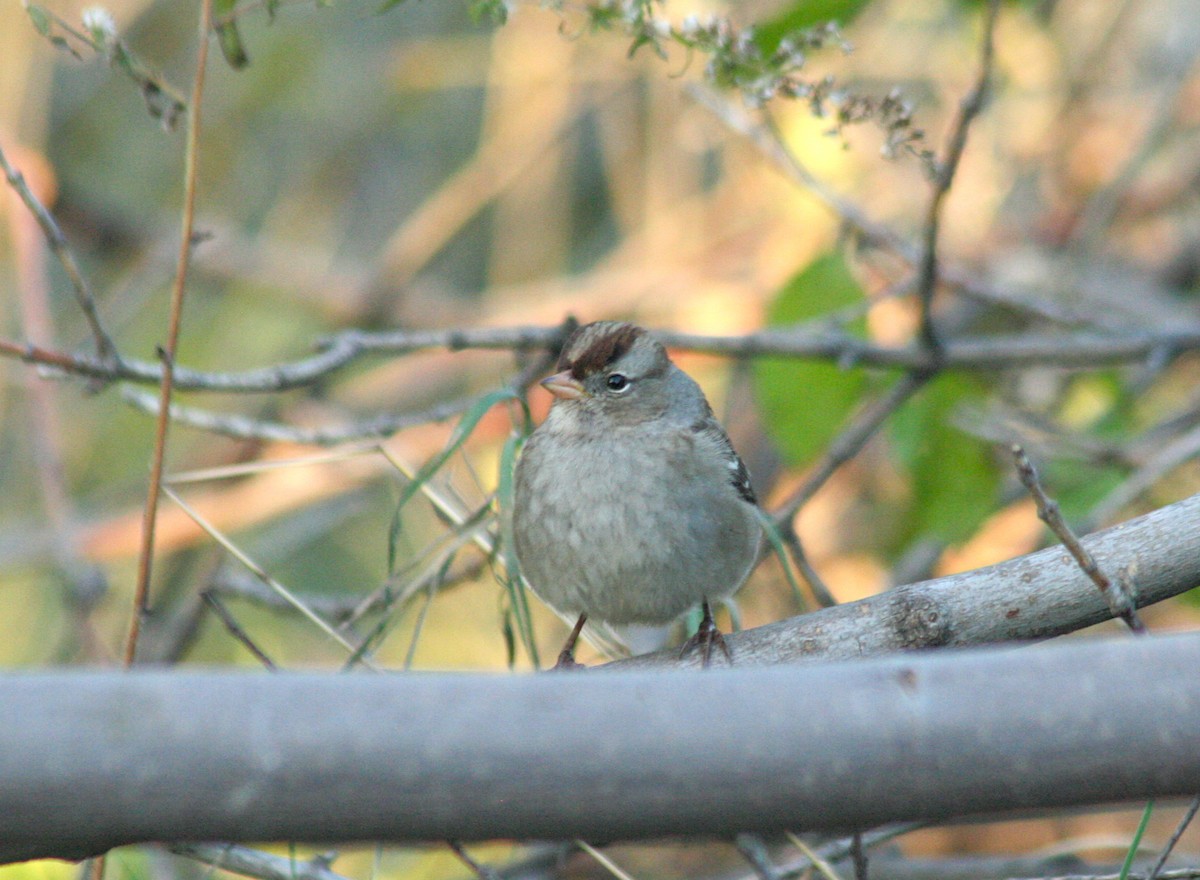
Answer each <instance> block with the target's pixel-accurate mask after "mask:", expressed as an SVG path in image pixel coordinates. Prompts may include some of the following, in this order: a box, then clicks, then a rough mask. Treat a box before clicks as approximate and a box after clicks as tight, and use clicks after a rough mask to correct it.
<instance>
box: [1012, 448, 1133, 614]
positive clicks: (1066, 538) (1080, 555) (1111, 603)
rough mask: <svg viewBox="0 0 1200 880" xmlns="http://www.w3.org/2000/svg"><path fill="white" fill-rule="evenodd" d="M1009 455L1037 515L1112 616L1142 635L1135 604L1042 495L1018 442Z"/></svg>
mask: <svg viewBox="0 0 1200 880" xmlns="http://www.w3.org/2000/svg"><path fill="white" fill-rule="evenodd" d="M1012 454H1013V460H1014V461H1015V462H1016V465H1017V476H1019V477H1020V478H1021V483H1022V484H1023V485H1024V486H1025V488H1026V489H1028V490H1029V494H1030V495H1032V496H1033V500H1034V502H1035V503H1036V504H1037V512H1038V518H1039V519H1040V520H1041V521H1042V522H1044V523H1045V524H1046V525H1047V526H1049V527H1050V530H1051V531H1052V532H1054V534H1055V535H1056V536H1057V537H1058V539H1059V540H1060V541H1061V542H1062V544H1063V546H1064V547H1066V548H1067V551H1068V552H1069V553H1070V554H1071V556H1072V558H1074V560H1075V561H1076V562H1077V563H1078V564H1079V568H1080V569H1081V570H1082V571H1083V573H1084V574H1086V575H1087V576H1088V577H1089V578H1090V579H1091V581H1092V583H1094V584H1095V585H1096V587H1097V588H1098V589H1099V590H1100V593H1101V595H1103V596H1104V600H1105V602H1107V603H1108V607H1109V609H1110V610H1111V611H1112V613H1113V616H1114V617H1119V618H1121V620H1123V621H1125V625H1126V626H1128V627H1129V628H1130V629H1131V630H1132V631H1133V632H1135V633H1137V634H1139V635H1144V634H1145V633H1146V625H1145V624H1144V623H1142V619H1141V617H1140V616H1139V615H1138V612H1137V605H1136V604H1135V603H1134V601H1133V599H1132V598H1131V597H1130V596H1129V594H1128V591H1127V590H1126V588H1125V585H1124V584H1119V583H1114V582H1113V581H1111V580H1110V579H1109V577H1108V575H1106V574H1105V573H1104V572H1103V571H1102V570H1101V569H1100V566H1099V565H1097V564H1096V559H1095V557H1094V556H1092V554H1091V553H1089V552H1088V550H1087V548H1085V547H1084V546H1083V544H1081V543H1080V541H1079V538H1078V537H1076V535H1075V533H1074V532H1073V531H1072V530H1071V527H1070V526H1069V525H1067V523H1066V520H1064V519H1063V516H1062V512H1061V511H1060V510H1059V507H1058V502H1056V501H1055V500H1054V499H1053V498H1051V497H1050V496H1049V495H1047V494H1046V490H1045V489H1044V488H1043V487H1042V483H1041V480H1040V479H1039V478H1038V474H1037V470H1036V468H1034V466H1033V462H1031V461H1030V460H1029V456H1027V455H1026V454H1025V450H1024V449H1023V448H1022V447H1021V445H1020V444H1016V443H1015V444H1013V447H1012Z"/></svg>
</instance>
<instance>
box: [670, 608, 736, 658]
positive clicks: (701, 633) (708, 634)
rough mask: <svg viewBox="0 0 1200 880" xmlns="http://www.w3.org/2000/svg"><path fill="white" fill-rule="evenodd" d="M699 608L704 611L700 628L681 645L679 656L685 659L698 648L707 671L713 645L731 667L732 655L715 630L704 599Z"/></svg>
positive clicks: (715, 626)
mask: <svg viewBox="0 0 1200 880" xmlns="http://www.w3.org/2000/svg"><path fill="white" fill-rule="evenodd" d="M700 607H701V608H702V609H703V611H704V616H703V617H701V618H700V626H699V627H697V628H696V634H695V635H694V636H692V637H691V638H690V639H688V640H687V641H686V642H684V643H683V647H682V648H680V650H679V656H680V657H686V656H687V655H688V654H689V653H690V652H691V651H693V650H695V649H696V648H699V649H700V651H701V656H702V657H703V660H704V668H705V669H707V668H708V667H709V666H710V665H711V664H712V651H713V645H716V646H718V647H719V648H720V649H721V653H722V654H724V655H725V661H726V662H727V663H728V664H729V665H730V666H732V665H733V654H732V653H731V652H730V650H729V645H727V644H725V637H724V636H722V635H721V631H720V630H719V629H717V623H716V621H715V620H713V615H712V609H711V608H709V607H708V600H707V599H705V600H704V601H703V602H702V603H701V605H700Z"/></svg>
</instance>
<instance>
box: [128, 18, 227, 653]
mask: <svg viewBox="0 0 1200 880" xmlns="http://www.w3.org/2000/svg"><path fill="white" fill-rule="evenodd" d="M211 29H212V0H201V2H200V27H199V40H198V46H197V48H196V76H195V80H194V82H193V83H192V99H191V103H190V104H188V113H187V116H188V123H187V149H186V151H185V153H184V178H183V223H182V229H181V230H180V233H179V262H178V264H177V266H176V269H175V284H174V286H173V288H172V290H171V307H170V315H169V317H168V321H167V341H166V344H165V345H164V346H163V347H162V349H161V351H160V360H161V361H162V367H163V371H162V383H161V385H160V386H159V413H158V420H157V425H156V427H155V435H154V455H153V458H152V459H151V463H150V482H149V485H148V486H147V489H146V508H145V512H144V516H143V518H142V545H141V549H140V551H139V553H138V577H137V587H136V590H135V593H134V600H133V602H134V605H133V613H132V615H131V616H130V621H129V635H128V637H127V638H126V640H125V665H126V666H131V665H133V661H134V658H135V656H136V655H137V643H138V636H139V634H140V633H141V627H142V619H143V618H144V617H145V616H146V614H147V613H149V610H150V575H151V570H152V567H153V557H154V530H155V526H156V524H157V521H158V496H159V489H160V487H161V484H162V476H163V463H164V461H165V460H166V454H167V427H168V425H169V424H170V422H171V419H170V416H169V413H170V404H171V393H172V391H173V386H174V380H175V353H176V351H178V349H179V329H180V326H181V324H182V321H183V297H184V291H185V290H186V286H187V274H188V264H189V262H190V261H191V254H192V230H193V228H194V223H195V216H196V175H197V168H198V164H199V156H200V103H201V99H202V97H203V95H204V75H205V71H206V70H207V66H208V33H209V31H210V30H211Z"/></svg>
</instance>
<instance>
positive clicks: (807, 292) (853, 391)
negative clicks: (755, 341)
mask: <svg viewBox="0 0 1200 880" xmlns="http://www.w3.org/2000/svg"><path fill="white" fill-rule="evenodd" d="M863 299H864V297H863V292H862V289H861V288H860V287H859V286H858V282H857V281H855V280H854V276H852V275H851V274H850V270H849V269H848V268H847V267H846V263H845V261H844V260H843V259H842V257H841V255H840V254H837V253H829V254H826V255H825V256H822V257H818V258H817V259H816V260H814V261H813V262H812V263H810V264H809V265H808V266H807V267H805V268H804V269H803V270H801V271H800V272H799V273H798V274H796V275H795V276H794V277H793V278H792V279H791V280H790V281H788V282H787V284H785V285H784V286H783V289H782V290H780V291H779V293H778V294H777V295H776V297H775V301H774V302H773V303H772V304H771V307H770V309H768V311H767V324H768V325H769V326H771V327H785V326H789V325H793V324H798V323H802V322H805V321H810V320H813V319H816V318H819V317H822V316H828V315H830V313H832V312H835V311H837V310H838V309H842V308H845V307H847V306H858V305H861V304H862V302H863ZM849 327H850V330H851V332H853V333H854V334H855V335H862V333H863V321H862V320H861V319H856V320H854V321H853V322H851V323H850V325H849ZM866 382H867V378H866V376H865V375H864V374H863V373H862V372H861V371H859V370H844V369H841V368H840V367H838V366H837V365H836V364H830V363H825V362H820V361H801V360H797V359H795V358H788V359H783V358H761V359H759V360H758V361H756V362H755V364H754V388H755V394H756V396H757V398H758V402H759V406H760V409H761V412H762V415H763V420H764V423H765V425H766V428H767V432H768V433H769V434H770V436H771V438H772V440H773V441H774V442H775V444H776V445H777V446H778V448H779V451H780V452H781V453H782V454H783V456H784V458H785V459H787V460H788V462H789V463H791V464H793V465H801V464H805V463H807V462H808V461H810V460H811V459H812V458H813V457H814V456H816V455H817V453H819V452H821V451H822V450H823V449H824V448H825V446H826V445H827V444H828V443H829V441H830V440H831V439H832V438H833V437H834V435H835V434H836V432H837V431H838V429H839V428H840V426H841V424H842V421H843V420H844V418H845V417H846V415H847V414H849V412H850V411H851V410H852V409H853V408H854V407H855V405H856V404H857V403H858V401H859V399H860V398H861V396H862V392H863V390H864V388H865V386H866Z"/></svg>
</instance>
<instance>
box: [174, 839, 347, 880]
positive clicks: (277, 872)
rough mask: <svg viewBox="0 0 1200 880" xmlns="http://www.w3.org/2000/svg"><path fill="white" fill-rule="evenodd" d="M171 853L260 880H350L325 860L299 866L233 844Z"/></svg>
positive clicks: (187, 846)
mask: <svg viewBox="0 0 1200 880" xmlns="http://www.w3.org/2000/svg"><path fill="white" fill-rule="evenodd" d="M167 850H168V851H169V852H171V853H173V854H175V855H177V856H182V857H183V858H185V859H192V860H193V861H197V862H203V863H204V864H206V865H212V866H213V867H214V868H220V869H221V870H223V871H230V872H232V873H234V874H241V875H243V876H245V877H255V878H258V880H349V878H347V877H344V876H342V875H341V874H338V873H335V872H334V871H331V870H329V860H328V858H326V857H324V856H315V857H314V858H311V859H308V860H307V861H303V862H298V861H296V860H295V859H294V858H288V857H287V856H276V855H271V854H270V853H265V852H262V851H261V850H257V849H251V848H250V847H248V846H237V845H236V844H232V843H173V844H171V845H170V846H168V847H167Z"/></svg>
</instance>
